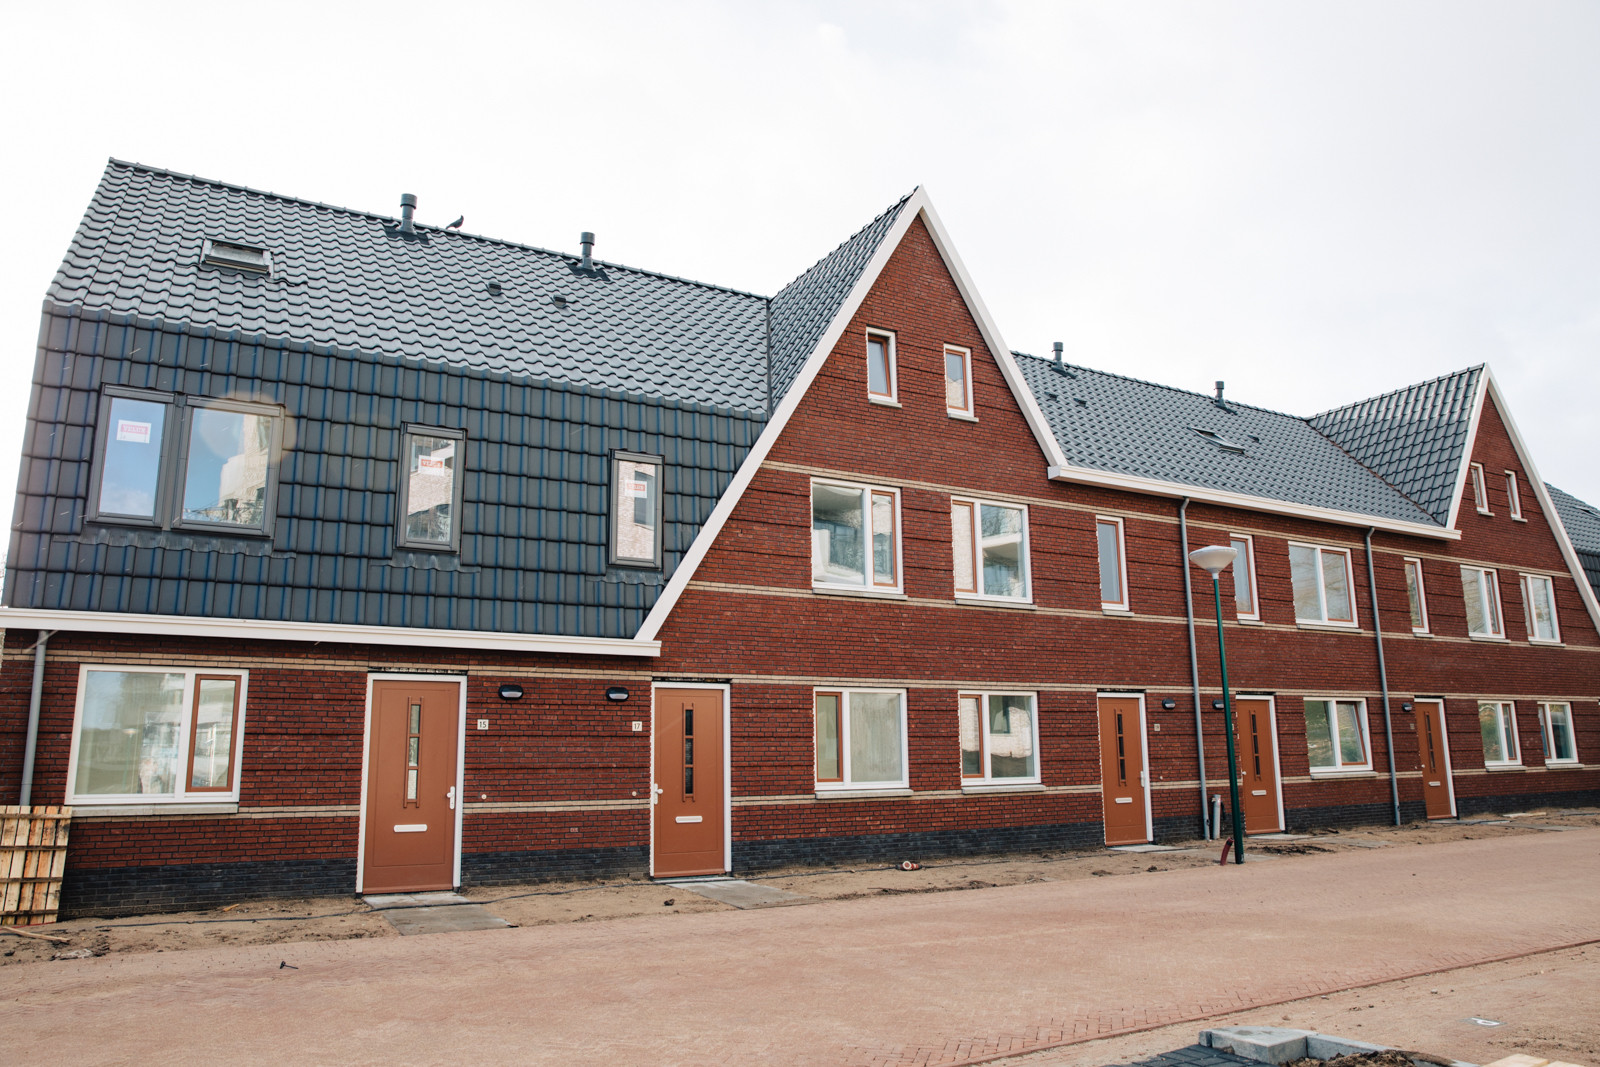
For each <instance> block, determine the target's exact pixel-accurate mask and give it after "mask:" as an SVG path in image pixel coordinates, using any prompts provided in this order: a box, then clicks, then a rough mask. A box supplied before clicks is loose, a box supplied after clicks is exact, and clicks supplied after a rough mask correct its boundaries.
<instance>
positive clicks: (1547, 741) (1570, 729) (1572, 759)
mask: <svg viewBox="0 0 1600 1067" xmlns="http://www.w3.org/2000/svg"><path fill="white" fill-rule="evenodd" d="M1551 708H1561V709H1562V710H1563V712H1564V713H1565V714H1566V717H1567V736H1568V737H1570V738H1571V739H1572V755H1570V756H1557V755H1555V751H1556V738H1555V729H1554V727H1553V726H1552V724H1551V722H1550V709H1551ZM1539 732H1540V733H1541V734H1542V735H1543V736H1544V765H1545V766H1546V767H1576V766H1578V731H1577V729H1576V728H1575V726H1574V724H1573V721H1572V703H1571V701H1567V700H1541V701H1539Z"/></svg>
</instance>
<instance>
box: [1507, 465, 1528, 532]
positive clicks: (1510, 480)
mask: <svg viewBox="0 0 1600 1067" xmlns="http://www.w3.org/2000/svg"><path fill="white" fill-rule="evenodd" d="M1506 510H1507V511H1509V512H1511V517H1512V518H1513V519H1517V520H1520V521H1526V520H1524V519H1523V518H1522V494H1521V493H1519V492H1517V472H1516V471H1506Z"/></svg>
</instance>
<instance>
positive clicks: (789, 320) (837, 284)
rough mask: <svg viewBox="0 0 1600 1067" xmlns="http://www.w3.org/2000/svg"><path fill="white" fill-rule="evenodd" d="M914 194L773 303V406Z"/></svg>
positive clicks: (907, 196) (784, 288) (780, 292)
mask: <svg viewBox="0 0 1600 1067" xmlns="http://www.w3.org/2000/svg"><path fill="white" fill-rule="evenodd" d="M915 193H916V190H915V189H913V190H911V192H909V193H907V194H906V195H905V196H903V197H901V198H900V200H899V201H898V202H897V203H895V204H894V205H892V206H891V207H890V208H889V209H888V210H887V211H885V212H884V213H883V214H881V215H879V216H878V217H877V218H875V219H873V220H872V221H871V222H869V223H867V224H866V225H865V226H863V227H862V228H861V229H859V230H857V231H856V232H855V233H854V234H853V235H852V236H851V237H850V238H849V239H848V240H846V241H845V242H844V243H843V244H841V245H840V246H839V247H838V248H835V249H834V250H833V251H832V252H829V253H828V254H827V255H826V256H823V257H822V258H821V259H820V260H818V261H817V262H816V263H815V264H814V265H813V266H812V267H811V268H810V269H809V270H807V271H806V272H805V273H803V274H801V275H800V277H798V278H796V279H795V280H794V281H792V282H790V283H789V284H788V285H786V286H784V287H783V288H782V289H781V290H779V291H778V295H777V296H775V297H773V298H772V340H771V344H772V403H773V404H774V405H776V404H777V403H778V401H780V400H782V399H783V397H784V394H785V393H787V392H788V391H789V386H790V385H791V384H792V383H793V382H794V379H795V375H797V374H799V373H800V368H801V366H802V365H804V363H805V360H806V357H807V356H809V355H810V354H811V350H812V349H814V348H815V347H816V346H817V341H818V339H820V338H821V337H822V334H823V331H825V330H826V329H827V328H828V324H829V323H831V322H832V321H833V319H834V316H836V315H837V314H838V313H839V308H840V307H841V306H842V305H843V304H844V301H845V298H846V297H848V296H849V295H850V290H851V289H853V288H854V287H855V284H856V282H857V281H858V280H859V279H860V278H861V272H862V271H864V270H865V269H866V267H867V263H868V262H870V261H871V259H872V256H873V253H875V252H877V250H878V245H880V244H882V243H883V238H884V235H885V234H887V233H888V232H889V230H890V229H891V228H892V227H893V226H894V223H895V220H896V219H897V218H899V217H900V212H901V210H902V209H904V207H905V206H906V201H908V200H910V199H911V197H912V196H913V195H914V194H915Z"/></svg>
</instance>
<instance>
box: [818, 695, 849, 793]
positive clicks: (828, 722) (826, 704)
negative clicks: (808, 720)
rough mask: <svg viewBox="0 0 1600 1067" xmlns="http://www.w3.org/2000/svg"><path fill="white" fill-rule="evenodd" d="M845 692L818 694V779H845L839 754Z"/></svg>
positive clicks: (825, 780)
mask: <svg viewBox="0 0 1600 1067" xmlns="http://www.w3.org/2000/svg"><path fill="white" fill-rule="evenodd" d="M842 700H843V694H840V693H818V694H817V781H819V782H840V781H843V780H844V762H843V760H842V759H841V758H840V754H839V737H840V733H839V715H840V707H839V706H840V703H841V702H842Z"/></svg>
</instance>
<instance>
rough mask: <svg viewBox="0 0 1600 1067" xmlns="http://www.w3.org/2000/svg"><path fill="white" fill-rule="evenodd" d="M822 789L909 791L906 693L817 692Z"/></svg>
mask: <svg viewBox="0 0 1600 1067" xmlns="http://www.w3.org/2000/svg"><path fill="white" fill-rule="evenodd" d="M816 742H817V788H818V789H891V788H905V786H906V784H907V778H906V695H905V691H904V690H902V689H819V690H817V692H816Z"/></svg>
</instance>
